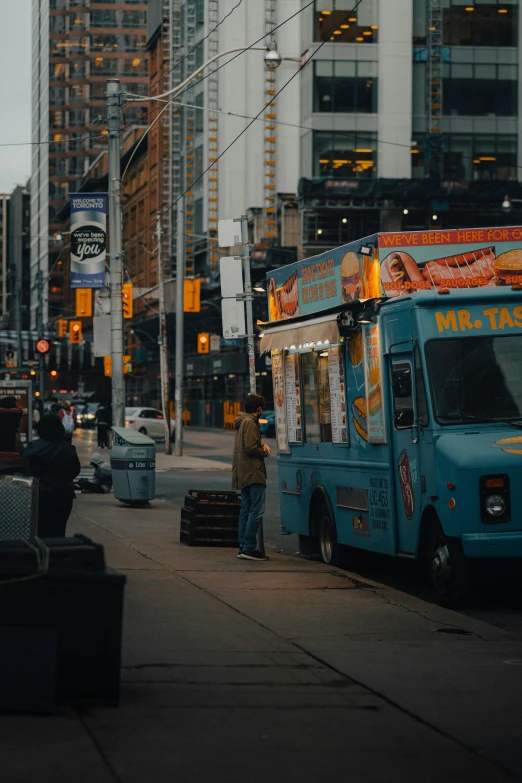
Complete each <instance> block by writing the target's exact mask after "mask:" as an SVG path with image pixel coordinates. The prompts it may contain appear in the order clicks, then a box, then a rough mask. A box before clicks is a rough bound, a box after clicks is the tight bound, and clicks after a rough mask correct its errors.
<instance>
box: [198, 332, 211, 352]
mask: <svg viewBox="0 0 522 783" xmlns="http://www.w3.org/2000/svg"><path fill="white" fill-rule="evenodd" d="M209 351H210V335H209V334H207V333H206V332H200V334H198V353H209Z"/></svg>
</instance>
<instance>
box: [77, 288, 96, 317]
mask: <svg viewBox="0 0 522 783" xmlns="http://www.w3.org/2000/svg"><path fill="white" fill-rule="evenodd" d="M91 315H92V289H91V288H77V289H76V318H88V317H89V316H91Z"/></svg>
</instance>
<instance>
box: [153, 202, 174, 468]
mask: <svg viewBox="0 0 522 783" xmlns="http://www.w3.org/2000/svg"><path fill="white" fill-rule="evenodd" d="M161 234H162V232H161V215H160V213H159V212H156V239H157V242H158V306H159V322H160V328H159V334H158V343H159V351H160V378H161V381H160V386H161V409H162V411H163V420H164V422H165V454H172V439H171V430H170V409H169V352H168V335H167V316H166V315H165V286H164V282H163V258H162V255H161V239H162V237H161Z"/></svg>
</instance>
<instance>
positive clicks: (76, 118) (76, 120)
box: [68, 109, 86, 128]
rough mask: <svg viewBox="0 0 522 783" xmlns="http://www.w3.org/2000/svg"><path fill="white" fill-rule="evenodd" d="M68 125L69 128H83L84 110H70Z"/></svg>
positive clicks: (84, 122)
mask: <svg viewBox="0 0 522 783" xmlns="http://www.w3.org/2000/svg"><path fill="white" fill-rule="evenodd" d="M68 124H69V127H71V128H74V127H76V128H78V127H84V126H85V125H86V120H85V111H84V109H72V111H70V112H69V123H68Z"/></svg>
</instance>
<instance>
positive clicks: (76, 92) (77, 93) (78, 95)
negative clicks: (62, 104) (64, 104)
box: [69, 84, 89, 103]
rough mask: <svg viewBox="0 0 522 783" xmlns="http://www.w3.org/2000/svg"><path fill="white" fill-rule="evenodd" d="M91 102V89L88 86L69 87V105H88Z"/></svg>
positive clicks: (74, 85)
mask: <svg viewBox="0 0 522 783" xmlns="http://www.w3.org/2000/svg"><path fill="white" fill-rule="evenodd" d="M88 100H89V88H88V86H87V85H86V84H73V85H71V86H70V87H69V103H86V102H87V101H88Z"/></svg>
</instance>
